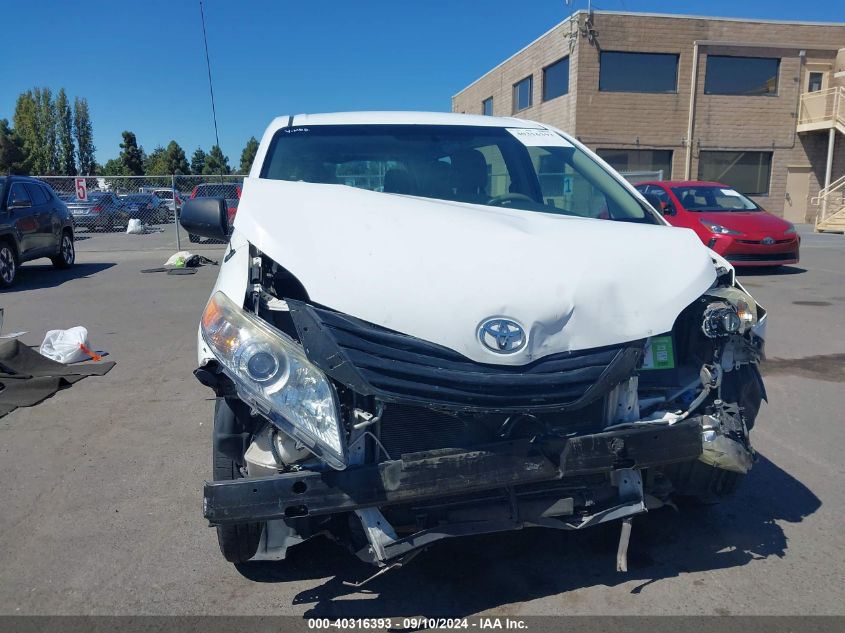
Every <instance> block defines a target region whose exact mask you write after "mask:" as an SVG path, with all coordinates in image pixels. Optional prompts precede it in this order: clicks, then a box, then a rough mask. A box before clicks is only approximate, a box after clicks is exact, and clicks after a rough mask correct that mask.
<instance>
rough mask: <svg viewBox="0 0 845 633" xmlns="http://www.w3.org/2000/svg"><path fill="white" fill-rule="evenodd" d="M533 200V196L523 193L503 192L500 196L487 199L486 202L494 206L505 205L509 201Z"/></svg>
mask: <svg viewBox="0 0 845 633" xmlns="http://www.w3.org/2000/svg"><path fill="white" fill-rule="evenodd" d="M518 201H523V202H535V201H534V199H533V198H531V197H529V196H526V195H525V194H524V193H504V194H502V195H501V196H494V197H492V198H490V199H489V200H488V201H487V204H489V205H490V206H494V207H505V206H508V205H509V204H510V203H511V202H518Z"/></svg>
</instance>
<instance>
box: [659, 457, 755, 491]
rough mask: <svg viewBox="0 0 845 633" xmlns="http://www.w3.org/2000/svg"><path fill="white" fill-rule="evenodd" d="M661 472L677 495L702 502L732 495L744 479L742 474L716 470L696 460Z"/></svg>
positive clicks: (669, 466) (674, 465)
mask: <svg viewBox="0 0 845 633" xmlns="http://www.w3.org/2000/svg"><path fill="white" fill-rule="evenodd" d="M662 470H663V474H664V475H665V476H666V477H668V478H669V480H670V481H671V482H672V485H673V487H674V488H675V491H676V492H677V494H679V495H681V496H682V497H694V498H698V499H702V500H712V499H718V498H722V497H727V496H729V495H732V494H734V493H735V492H736V491H737V489H738V488H739V487H740V485H741V484H742V482H743V480H744V479H745V475H744V474H742V473H737V472H734V471H730V470H724V469H722V468H716V467H714V466H710V465H709V464H705V463H703V462H700V461H698V460H693V461H688V462H681V463H678V464H670V465H668V466H664V467H663V469H662Z"/></svg>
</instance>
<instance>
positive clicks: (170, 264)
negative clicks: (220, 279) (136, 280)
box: [141, 251, 217, 275]
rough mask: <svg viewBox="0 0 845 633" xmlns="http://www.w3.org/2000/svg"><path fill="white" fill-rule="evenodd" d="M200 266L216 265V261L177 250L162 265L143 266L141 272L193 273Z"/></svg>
mask: <svg viewBox="0 0 845 633" xmlns="http://www.w3.org/2000/svg"><path fill="white" fill-rule="evenodd" d="M200 266H217V261H215V260H213V259H209V258H208V257H204V256H202V255H195V254H194V253H191V252H190V251H179V252H178V253H174V254H173V255H171V256H170V257H168V258H167V261H166V262H164V266H159V267H156V268H143V269H142V270H141V272H142V273H165V272H166V273H167V274H168V275H193V274H194V273H196V272H197V271H196V269H197V268H199V267H200Z"/></svg>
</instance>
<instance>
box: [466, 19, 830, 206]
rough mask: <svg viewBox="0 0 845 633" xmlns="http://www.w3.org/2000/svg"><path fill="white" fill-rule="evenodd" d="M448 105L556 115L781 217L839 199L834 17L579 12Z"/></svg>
mask: <svg viewBox="0 0 845 633" xmlns="http://www.w3.org/2000/svg"><path fill="white" fill-rule="evenodd" d="M693 87H694V89H693ZM452 110H453V111H455V112H467V113H482V114H493V115H497V116H517V117H520V118H525V119H532V120H536V121H541V122H543V123H547V124H550V125H554V126H557V127H559V128H561V129H563V130H565V131H567V132H569V133H571V134H573V135H575V136H576V137H578V138H579V139H580V140H581V141H582V142H584V143H585V144H586V145H588V146H589V147H590V148H592V149H594V150H596V151H597V152H598V154H599V155H600V156H602V157H603V158H604V159H605V160H607V161H608V162H609V163H610V164H611V165H613V166H614V167H615V168H617V169H618V170H620V171H640V170H647V171H662V172H663V177H664V178H665V179H669V178H672V179H676V180H677V179H697V178H698V179H706V180H720V181H723V182H726V183H727V184H730V185H733V186H734V187H736V188H737V189H739V190H740V191H742V192H744V193H747V194H749V195H751V196H752V197H753V198H755V199H756V200H757V201H758V202H759V203H760V204H761V205H763V206H764V207H765V208H767V209H769V210H770V211H772V212H774V213H777V214H782V215H784V216H786V217H787V218H788V219H790V220H793V221H799V222H802V221H805V219H806V220H808V221H813V220H814V219H815V218H816V216H817V215H819V213H820V212H821V209H822V206H824V207H825V212H826V217H829V216H831V215H832V214H833V213H835V212H837V211H838V210H839V208H840V205H841V206H843V207H845V201H843V199H842V193H843V191H845V183H843V185H842V186H839V187H837V179H838V178H840V177H842V176H845V23H839V24H823V23H807V22H784V21H768V20H739V19H727V18H704V17H690V16H681V15H655V14H635V13H623V12H614V11H594V12H586V11H578V12H576V13H574V14H573V15H571V16H570V17H569V18H567V19H566V20H564V21H563V22H561V23H560V24H558V25H557V26H555V27H554V28H553V29H551V30H550V31H548V32H547V33H545V34H544V35H542V36H541V37H540V38H538V39H537V40H535V41H534V42H532V43H531V44H529V45H528V46H526V47H525V48H523V49H522V50H521V51H519V52H517V53H516V54H514V55H513V56H511V57H510V58H509V59H507V60H505V61H504V62H502V63H501V64H499V65H498V66H496V67H495V68H493V69H492V70H490V71H489V72H488V73H486V74H485V75H484V76H482V77H481V78H479V79H478V80H476V81H474V82H473V83H472V84H470V85H469V86H467V87H466V88H464V89H463V90H461V91H460V92H459V93H458V94H456V95H455V96H454V97H453V98H452ZM826 184H827V185H831V184H832V185H833V186H832V187H828V189H827V190H825V189H824V187H825V185H826ZM830 189H833V191H830V193H827V192H828V190H830ZM820 191H821V192H822V194H827V195H822V199H821V200H819V199H818V196H819V193H820ZM828 207H829V209H828Z"/></svg>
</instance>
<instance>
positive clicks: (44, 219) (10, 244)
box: [0, 176, 76, 288]
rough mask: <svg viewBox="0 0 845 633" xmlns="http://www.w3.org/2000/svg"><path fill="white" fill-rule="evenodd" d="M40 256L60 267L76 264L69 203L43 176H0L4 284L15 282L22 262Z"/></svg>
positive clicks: (1, 281)
mask: <svg viewBox="0 0 845 633" xmlns="http://www.w3.org/2000/svg"><path fill="white" fill-rule="evenodd" d="M39 257H49V258H50V259H51V260H52V262H53V265H54V266H55V267H56V268H68V267H69V266H72V265H73V262H74V260H75V258H76V252H75V249H74V247H73V219H72V218H71V216H70V213H69V212H68V210H67V206H65V203H64V202H62V201H61V200H59V198H58V196H56V193H55V192H54V191H53V190H52V189H51V188H50V187H49V185H46V184H45V183H43V182H41V181H40V180H36V179H35V178H26V177H24V176H0V288H7V287H9V286H11V285H12V284H13V283H14V282H15V277H16V276H17V272H18V266H19V265H20V264H21V263H23V262H26V261H29V260H31V259H38V258H39Z"/></svg>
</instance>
